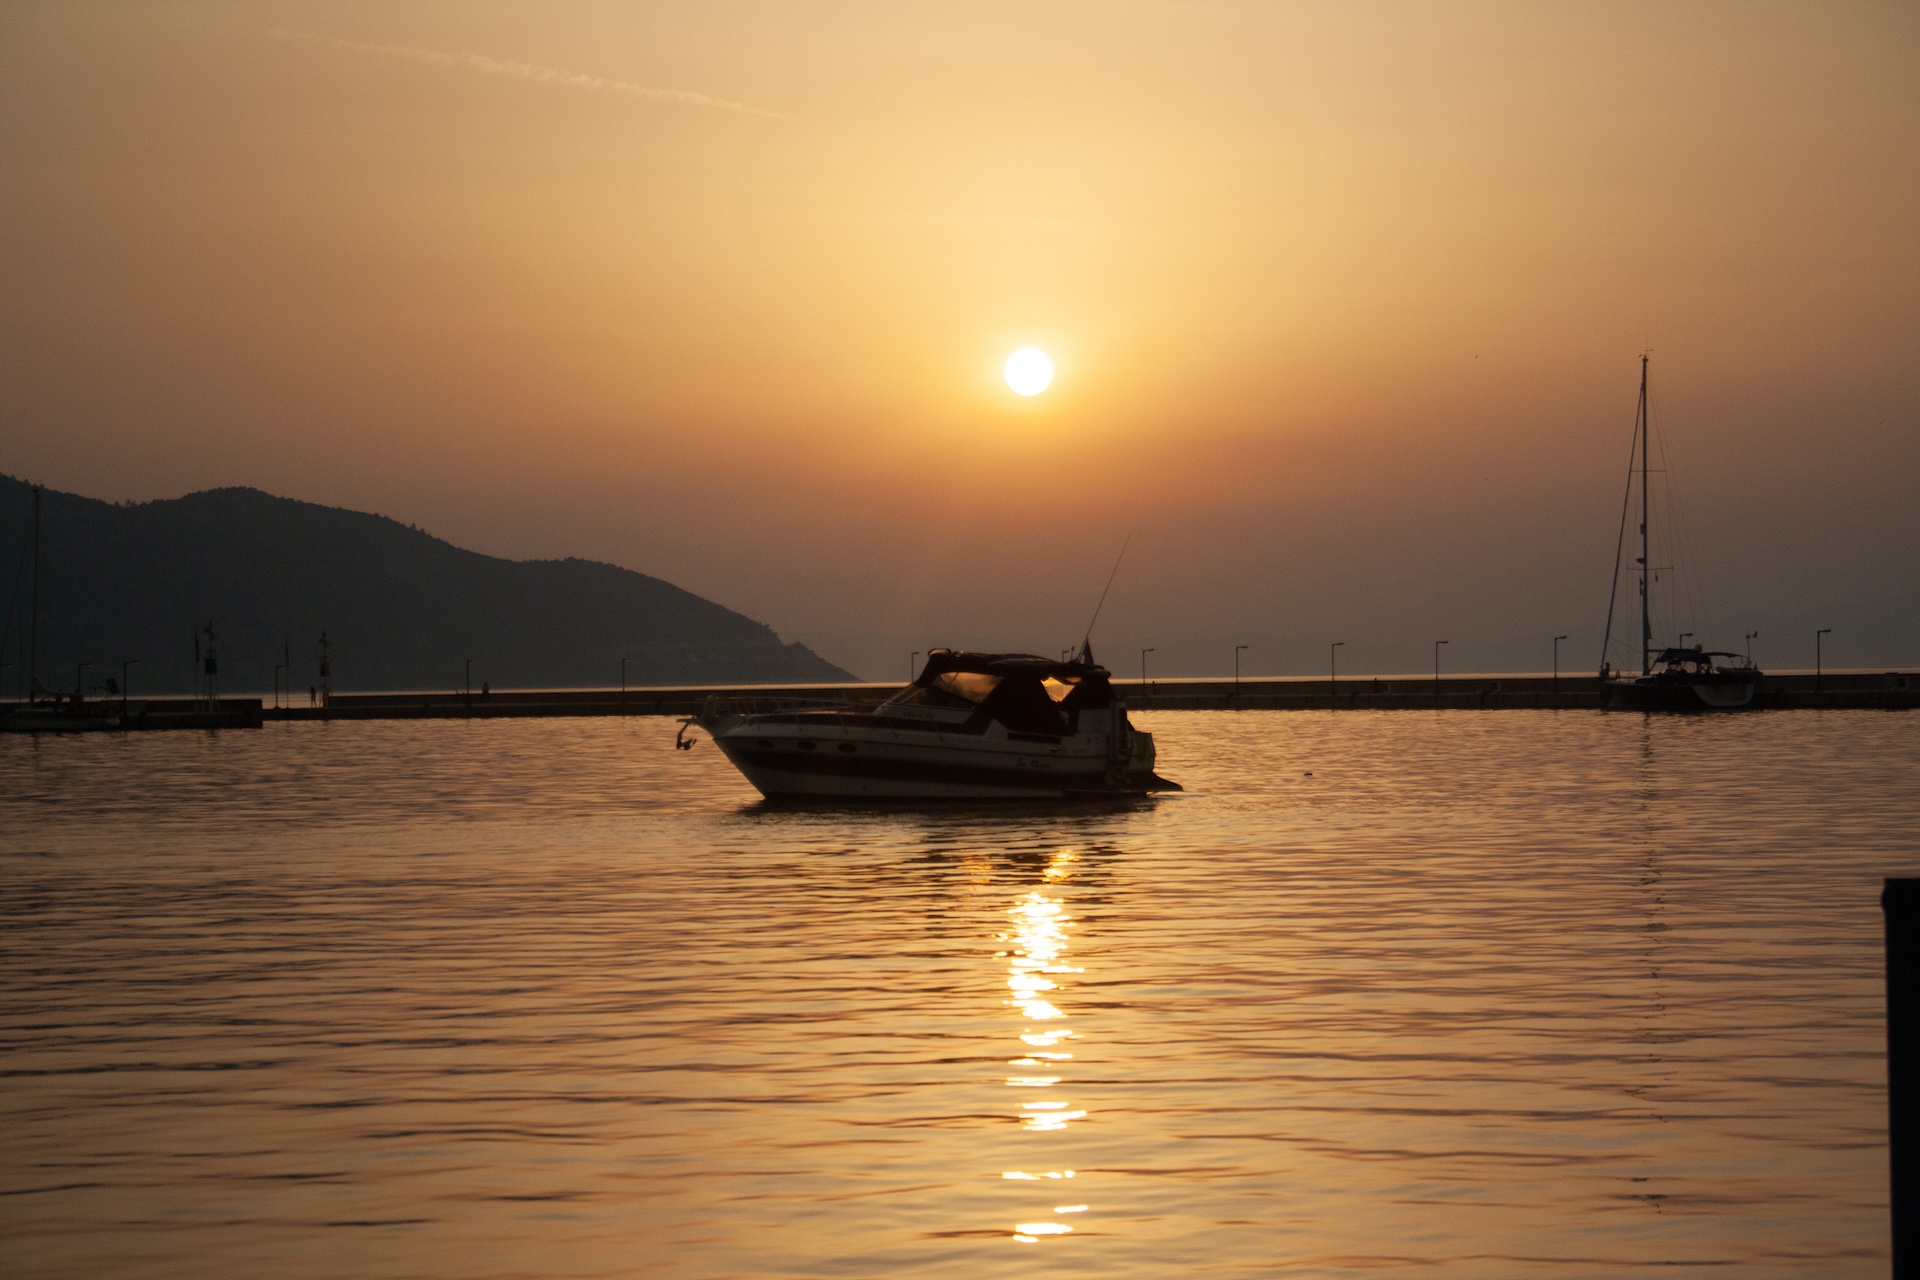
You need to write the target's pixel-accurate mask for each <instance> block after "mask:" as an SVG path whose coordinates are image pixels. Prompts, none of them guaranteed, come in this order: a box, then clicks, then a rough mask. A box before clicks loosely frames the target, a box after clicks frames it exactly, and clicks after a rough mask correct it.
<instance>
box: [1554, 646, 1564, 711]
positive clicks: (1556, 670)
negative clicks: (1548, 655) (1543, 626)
mask: <svg viewBox="0 0 1920 1280" xmlns="http://www.w3.org/2000/svg"><path fill="white" fill-rule="evenodd" d="M1565 639H1566V637H1565V636H1555V637H1554V638H1553V696H1554V697H1556V698H1558V697H1559V696H1560V642H1561V641H1562V640H1565Z"/></svg>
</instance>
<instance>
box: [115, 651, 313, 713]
mask: <svg viewBox="0 0 1920 1280" xmlns="http://www.w3.org/2000/svg"><path fill="white" fill-rule="evenodd" d="M286 669H287V668H286V666H285V665H284V664H283V663H278V662H276V663H274V664H273V709H274V710H275V711H278V710H279V709H280V673H281V672H282V671H285V670H286ZM120 687H121V688H122V689H124V688H126V687H127V682H126V681H125V680H122V681H121V682H120Z"/></svg>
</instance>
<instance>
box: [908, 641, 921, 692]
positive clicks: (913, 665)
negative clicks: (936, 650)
mask: <svg viewBox="0 0 1920 1280" xmlns="http://www.w3.org/2000/svg"><path fill="white" fill-rule="evenodd" d="M919 666H920V651H919V650H918V649H915V650H914V651H913V652H912V653H909V654H908V655H907V683H908V684H912V683H913V673H914V671H915V670H917V669H918V668H919Z"/></svg>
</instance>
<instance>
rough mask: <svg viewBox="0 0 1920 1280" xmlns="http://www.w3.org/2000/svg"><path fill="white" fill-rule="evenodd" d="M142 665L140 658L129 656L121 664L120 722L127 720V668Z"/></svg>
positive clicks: (123, 722)
mask: <svg viewBox="0 0 1920 1280" xmlns="http://www.w3.org/2000/svg"><path fill="white" fill-rule="evenodd" d="M139 665H140V659H138V658H128V659H127V660H126V661H125V662H123V663H121V664H120V723H121V724H123V725H124V724H125V723H126V722H127V668H128V667H137V666H139Z"/></svg>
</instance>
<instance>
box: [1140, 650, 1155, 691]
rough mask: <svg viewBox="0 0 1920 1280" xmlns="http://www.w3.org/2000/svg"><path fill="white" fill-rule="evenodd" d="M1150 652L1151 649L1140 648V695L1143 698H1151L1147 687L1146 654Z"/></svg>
mask: <svg viewBox="0 0 1920 1280" xmlns="http://www.w3.org/2000/svg"><path fill="white" fill-rule="evenodd" d="M1152 652H1153V650H1151V649H1142V650H1141V651H1140V696H1141V697H1142V698H1143V699H1150V698H1151V694H1150V693H1149V692H1148V689H1147V655H1148V654H1150V653H1152Z"/></svg>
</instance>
